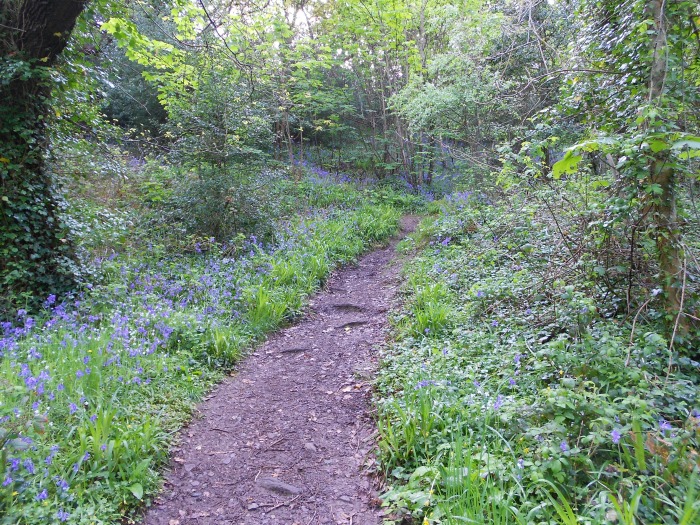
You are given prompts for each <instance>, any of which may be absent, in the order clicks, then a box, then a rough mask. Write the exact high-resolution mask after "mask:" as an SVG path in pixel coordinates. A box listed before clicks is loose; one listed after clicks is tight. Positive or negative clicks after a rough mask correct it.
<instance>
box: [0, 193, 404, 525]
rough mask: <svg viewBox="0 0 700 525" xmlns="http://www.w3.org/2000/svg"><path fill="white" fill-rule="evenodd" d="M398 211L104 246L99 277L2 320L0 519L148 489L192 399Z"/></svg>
mask: <svg viewBox="0 0 700 525" xmlns="http://www.w3.org/2000/svg"><path fill="white" fill-rule="evenodd" d="M360 204H361V203H360ZM398 216H399V214H398V212H397V211H395V210H393V209H390V208H387V207H381V206H369V205H366V206H363V205H360V206H359V207H358V208H357V209H356V210H354V211H352V210H346V211H344V212H343V213H334V212H333V211H328V210H326V211H319V212H317V213H313V214H311V215H310V216H309V217H307V218H298V219H295V220H292V221H289V222H288V223H286V225H281V226H280V228H279V229H278V231H277V233H276V236H275V239H274V242H272V243H269V244H267V245H263V243H261V242H260V241H259V240H258V239H257V238H255V237H254V236H251V237H249V238H247V239H245V241H244V242H240V239H239V242H238V243H237V245H236V246H235V247H231V246H225V245H218V244H216V243H214V242H209V243H207V246H206V250H204V249H200V250H194V251H193V252H192V253H190V254H187V255H182V256H177V257H175V256H170V257H168V258H162V257H159V256H157V255H153V256H152V257H137V258H129V257H126V256H121V257H109V258H107V259H104V260H102V261H100V264H101V270H100V272H101V274H102V275H103V276H104V279H103V281H102V282H101V283H99V284H95V285H94V286H90V287H88V288H89V289H87V290H85V291H84V292H83V293H80V294H77V295H76V296H75V297H73V298H64V299H60V298H57V297H55V296H53V295H51V296H49V297H48V298H47V299H46V301H45V302H44V311H43V312H41V314H40V315H36V316H35V315H29V314H28V313H27V312H26V311H24V310H19V311H18V312H17V313H16V315H15V316H14V317H12V318H10V319H5V320H4V321H3V322H2V324H0V391H1V393H2V396H1V397H0V454H1V455H0V516H2V518H1V519H0V522H2V523H6V522H7V523H15V522H27V523H62V522H65V523H81V522H87V520H89V521H90V522H91V523H92V522H112V521H113V520H117V519H121V517H122V516H123V515H124V513H127V512H128V511H129V509H132V508H133V507H134V506H135V505H138V504H139V503H140V502H141V501H142V500H143V499H144V498H146V497H148V494H149V493H150V492H152V491H153V490H154V489H155V487H156V485H157V470H158V467H159V466H161V465H162V464H163V462H164V461H165V459H166V457H167V448H168V444H169V436H170V435H171V434H172V431H173V430H174V429H176V428H177V427H178V426H179V424H181V423H182V421H183V420H184V419H185V418H186V417H187V416H188V414H189V410H190V408H191V406H192V403H193V402H194V401H196V400H197V399H198V398H199V397H201V395H202V394H203V393H204V392H205V391H206V390H207V389H208V388H209V387H210V386H211V385H212V383H213V382H214V381H216V380H217V379H218V378H219V377H221V374H222V373H223V372H224V371H226V370H227V369H229V368H230V367H231V365H232V364H233V363H234V362H235V361H236V359H238V358H239V357H240V355H241V353H242V352H243V351H244V350H245V348H246V347H248V346H249V345H251V344H253V343H254V342H255V341H256V340H258V339H259V338H260V337H261V336H262V335H264V333H265V332H266V331H269V330H271V329H274V328H275V327H276V326H278V325H279V324H280V323H281V322H283V321H284V320H285V319H289V318H291V317H293V316H294V315H296V313H297V312H298V311H299V310H300V309H301V306H302V305H303V301H304V298H305V297H306V296H307V295H308V294H310V293H311V292H313V291H314V290H316V289H317V288H318V286H319V285H320V284H321V282H322V281H323V280H324V279H325V278H326V276H327V275H328V273H329V272H330V270H331V269H332V268H333V267H334V265H336V264H338V263H342V262H346V261H349V260H351V259H353V258H354V257H356V256H357V255H358V254H359V253H360V252H361V251H363V250H364V249H366V248H368V247H369V246H371V244H372V243H374V242H376V241H377V240H381V239H383V238H386V237H387V236H388V235H390V234H391V233H393V232H394V231H395V229H396V227H397V224H398ZM234 248H235V249H234Z"/></svg>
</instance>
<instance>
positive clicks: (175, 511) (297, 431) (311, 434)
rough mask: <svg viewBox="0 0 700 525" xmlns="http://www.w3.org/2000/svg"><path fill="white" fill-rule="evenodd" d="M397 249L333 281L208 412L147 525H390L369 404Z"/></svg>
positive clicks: (394, 282)
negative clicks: (381, 496)
mask: <svg viewBox="0 0 700 525" xmlns="http://www.w3.org/2000/svg"><path fill="white" fill-rule="evenodd" d="M417 222H418V219H417V218H416V217H406V218H404V219H403V221H402V232H403V233H406V232H408V231H412V230H413V229H414V228H415V226H416V224H417ZM396 242H397V239H394V240H393V241H392V242H391V243H390V244H389V245H388V246H387V247H385V248H382V249H379V250H376V251H374V252H372V253H370V254H369V255H366V256H364V257H363V258H361V259H360V260H359V261H358V263H357V264H356V265H354V266H352V267H347V268H344V269H342V270H340V271H338V272H337V273H335V274H334V275H333V276H332V277H331V279H330V280H329V281H328V283H327V286H326V288H325V291H323V292H322V293H319V294H318V295H316V296H315V297H313V298H312V299H311V301H310V302H309V308H308V311H307V314H306V315H305V316H304V318H303V319H302V320H301V321H300V322H298V323H297V324H295V325H294V326H290V327H288V328H285V329H284V330H281V331H280V332H278V333H276V334H275V335H273V336H272V337H270V339H269V340H268V341H267V342H266V343H265V344H263V345H262V346H261V347H260V348H258V349H257V351H256V352H255V353H253V354H252V355H251V356H250V357H248V358H247V359H246V360H245V361H244V362H243V363H242V364H241V366H240V369H239V370H238V371H237V372H236V373H235V374H234V377H231V378H229V379H228V380H227V381H225V382H224V383H222V384H221V385H220V386H219V387H218V388H217V389H216V390H215V391H214V392H213V393H212V395H210V396H209V397H208V398H207V399H206V400H205V401H204V402H203V403H202V404H201V406H200V407H199V409H198V415H197V417H196V418H195V419H194V420H193V422H192V423H191V424H190V425H189V426H188V427H187V428H185V429H184V430H183V431H182V433H181V436H180V441H179V445H178V446H177V447H176V448H175V449H174V450H173V457H172V462H171V469H170V472H169V474H168V475H167V477H166V482H165V487H164V490H163V493H162V494H161V495H160V496H159V497H158V498H157V499H156V501H155V504H154V505H153V506H152V507H151V508H150V509H149V510H148V511H147V512H146V514H145V516H144V524H145V525H190V524H198V525H243V524H245V525H248V524H256V525H257V524H261V525H263V524H288V525H294V524H296V525H313V524H334V525H335V524H354V525H378V524H380V523H382V516H383V513H382V509H381V508H380V507H379V506H378V503H379V501H378V500H377V499H376V497H377V492H376V490H377V486H376V480H375V479H374V478H372V476H371V472H372V468H371V467H372V465H373V464H374V453H373V451H374V448H375V438H376V432H375V425H374V422H373V421H372V418H371V415H370V410H371V407H370V401H371V388H372V386H371V382H372V378H373V374H374V371H375V368H376V357H375V350H376V348H377V346H379V345H380V344H382V342H383V341H384V340H385V337H386V328H387V318H386V312H387V311H388V310H389V308H390V306H391V304H392V301H393V300H394V297H395V293H396V290H397V287H398V285H399V278H398V271H399V268H398V265H397V264H392V262H393V261H395V250H394V247H395V245H396Z"/></svg>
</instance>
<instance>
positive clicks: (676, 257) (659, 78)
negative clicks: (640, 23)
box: [647, 0, 687, 327]
mask: <svg viewBox="0 0 700 525" xmlns="http://www.w3.org/2000/svg"><path fill="white" fill-rule="evenodd" d="M647 10H648V12H649V14H650V16H651V19H652V20H653V22H654V30H655V33H654V38H653V40H652V63H651V72H650V75H649V101H650V102H651V103H657V104H660V103H661V102H662V98H663V95H664V92H663V90H664V82H665V81H666V68H667V58H668V57H667V55H668V43H667V38H666V37H667V35H666V17H665V13H664V0H649V2H648V3H647ZM649 169H650V174H649V175H650V179H651V182H652V184H658V185H659V187H660V188H661V194H660V195H659V196H658V197H657V200H656V202H655V204H654V206H653V215H652V218H653V220H654V222H655V227H656V249H657V250H658V257H659V268H660V270H661V277H662V280H663V287H664V292H665V294H666V311H667V312H668V313H669V314H671V315H672V316H676V315H678V314H679V312H680V311H681V307H682V305H681V289H680V283H681V280H682V275H681V273H682V267H683V264H682V258H683V257H682V250H681V240H680V232H679V229H678V223H677V218H676V195H675V182H676V181H675V179H676V177H675V173H674V170H673V167H672V166H671V164H670V163H669V162H667V159H666V156H665V154H664V152H661V153H659V154H657V158H656V159H654V160H653V161H652V162H651V164H650V166H649ZM681 317H682V321H683V327H685V325H686V323H685V321H687V319H686V318H685V317H684V316H681Z"/></svg>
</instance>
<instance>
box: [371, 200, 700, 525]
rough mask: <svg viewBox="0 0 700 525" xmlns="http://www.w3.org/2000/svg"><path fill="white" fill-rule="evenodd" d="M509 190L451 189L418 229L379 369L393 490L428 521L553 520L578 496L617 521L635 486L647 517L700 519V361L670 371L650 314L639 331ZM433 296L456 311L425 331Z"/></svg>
mask: <svg viewBox="0 0 700 525" xmlns="http://www.w3.org/2000/svg"><path fill="white" fill-rule="evenodd" d="M512 199H513V201H512V202H511V201H510V200H506V201H505V202H504V203H503V204H502V205H496V204H494V203H493V202H491V201H490V200H489V199H488V198H486V197H485V196H481V195H478V194H474V193H459V194H454V195H452V196H450V197H448V198H446V199H445V200H444V201H442V203H441V205H442V210H441V213H440V214H439V215H438V216H437V218H429V219H426V220H425V221H424V223H423V224H422V225H421V227H420V229H419V231H418V232H417V234H416V235H415V241H414V243H413V245H414V246H423V249H422V251H420V252H419V253H418V255H417V257H416V258H415V259H414V260H412V261H411V262H410V263H409V264H408V266H407V268H406V270H405V273H406V285H405V307H404V310H403V311H398V312H396V313H395V316H394V321H395V332H396V341H395V343H394V344H393V345H391V346H390V347H388V348H387V349H386V350H385V351H384V353H383V356H382V367H381V370H380V375H379V380H378V383H377V399H376V402H377V405H378V409H379V410H378V413H379V431H380V459H381V462H382V465H383V467H384V468H385V471H386V473H387V475H388V478H389V485H390V488H389V490H388V491H387V493H386V494H385V495H384V499H385V501H386V503H387V505H390V506H392V507H394V508H395V509H408V510H407V512H409V513H410V514H411V515H412V517H413V518H419V519H423V520H427V521H428V522H429V523H455V522H456V521H451V520H454V518H456V517H459V519H460V521H459V522H461V521H465V522H466V521H470V520H474V522H488V523H551V522H555V521H556V522H558V521H559V520H560V519H561V518H562V514H560V513H559V511H558V510H557V508H559V509H560V510H561V509H565V506H566V505H568V506H570V507H571V511H572V513H573V514H574V515H575V516H576V517H577V519H578V520H579V521H581V522H582V523H584V522H585V523H608V522H611V521H616V520H619V521H621V522H624V521H622V520H623V516H621V515H619V514H618V510H617V509H618V508H619V509H624V508H625V507H624V505H625V504H627V503H629V502H631V501H633V499H634V498H635V496H634V494H635V493H636V492H637V491H639V494H640V496H639V499H638V502H637V503H636V504H635V508H634V509H631V510H630V511H631V512H633V513H634V516H635V519H636V520H637V523H647V524H651V523H654V524H657V523H664V524H669V525H670V524H675V523H679V522H684V523H694V522H697V520H698V519H700V496H699V495H700V460H698V455H697V450H698V449H699V447H700V417H698V416H700V410H699V408H700V398H699V396H698V394H699V393H700V364H698V363H697V362H694V361H692V360H690V359H688V358H685V357H683V356H681V355H674V356H673V362H672V365H673V367H672V369H671V371H670V373H669V370H668V366H669V351H668V348H669V345H668V341H667V340H666V339H665V337H664V336H663V335H661V333H660V331H659V330H658V329H659V326H657V325H656V324H654V322H653V317H651V316H650V318H651V320H645V321H642V320H641V319H638V320H637V324H636V328H635V334H634V336H632V333H631V331H632V330H631V320H627V321H626V320H625V319H624V318H621V317H613V316H610V315H609V314H608V315H601V313H600V312H605V311H608V310H609V308H608V307H609V305H607V304H606V303H605V301H606V297H607V296H605V295H596V294H595V291H594V290H592V289H591V288H590V283H589V281H587V279H586V276H585V274H584V275H582V274H581V273H574V272H571V271H570V269H569V268H570V267H569V266H568V265H567V259H566V258H567V257H568V255H567V254H566V253H563V254H562V253H561V252H558V251H556V250H554V249H552V246H555V245H556V236H555V235H556V234H555V233H554V232H556V229H555V228H552V227H551V225H549V224H546V223H545V222H544V219H543V218H544V217H546V216H547V213H546V211H543V210H542V209H540V207H539V205H538V204H537V203H536V202H535V203H533V202H528V201H526V200H518V199H516V198H515V197H513V198H512ZM561 220H562V219H560V221H561ZM562 227H566V223H564V224H563V225H562ZM552 268H566V269H567V272H565V273H564V276H563V277H561V278H557V279H553V278H551V277H550V275H551V272H552V271H553V270H552ZM436 291H439V300H437V299H436V300H426V299H425V298H426V296H427V295H430V294H432V295H433V296H436ZM436 297H437V296H436ZM433 303H439V304H440V305H441V310H440V313H441V315H442V314H446V317H445V318H443V317H440V319H441V324H440V326H441V329H439V330H436V329H431V330H424V327H425V326H426V323H427V322H428V321H426V319H428V320H434V319H436V318H437V317H436V316H437V314H436V310H435V308H434V307H433V306H432V304H433ZM397 519H398V517H397ZM683 520H685V521H683ZM572 522H573V521H572Z"/></svg>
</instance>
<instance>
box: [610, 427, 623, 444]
mask: <svg viewBox="0 0 700 525" xmlns="http://www.w3.org/2000/svg"><path fill="white" fill-rule="evenodd" d="M621 437H622V436H621V435H620V432H619V431H618V430H617V429H616V428H614V429H613V431H612V432H610V439H612V442H613V443H615V444H617V443H619V442H620V438H621Z"/></svg>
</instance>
